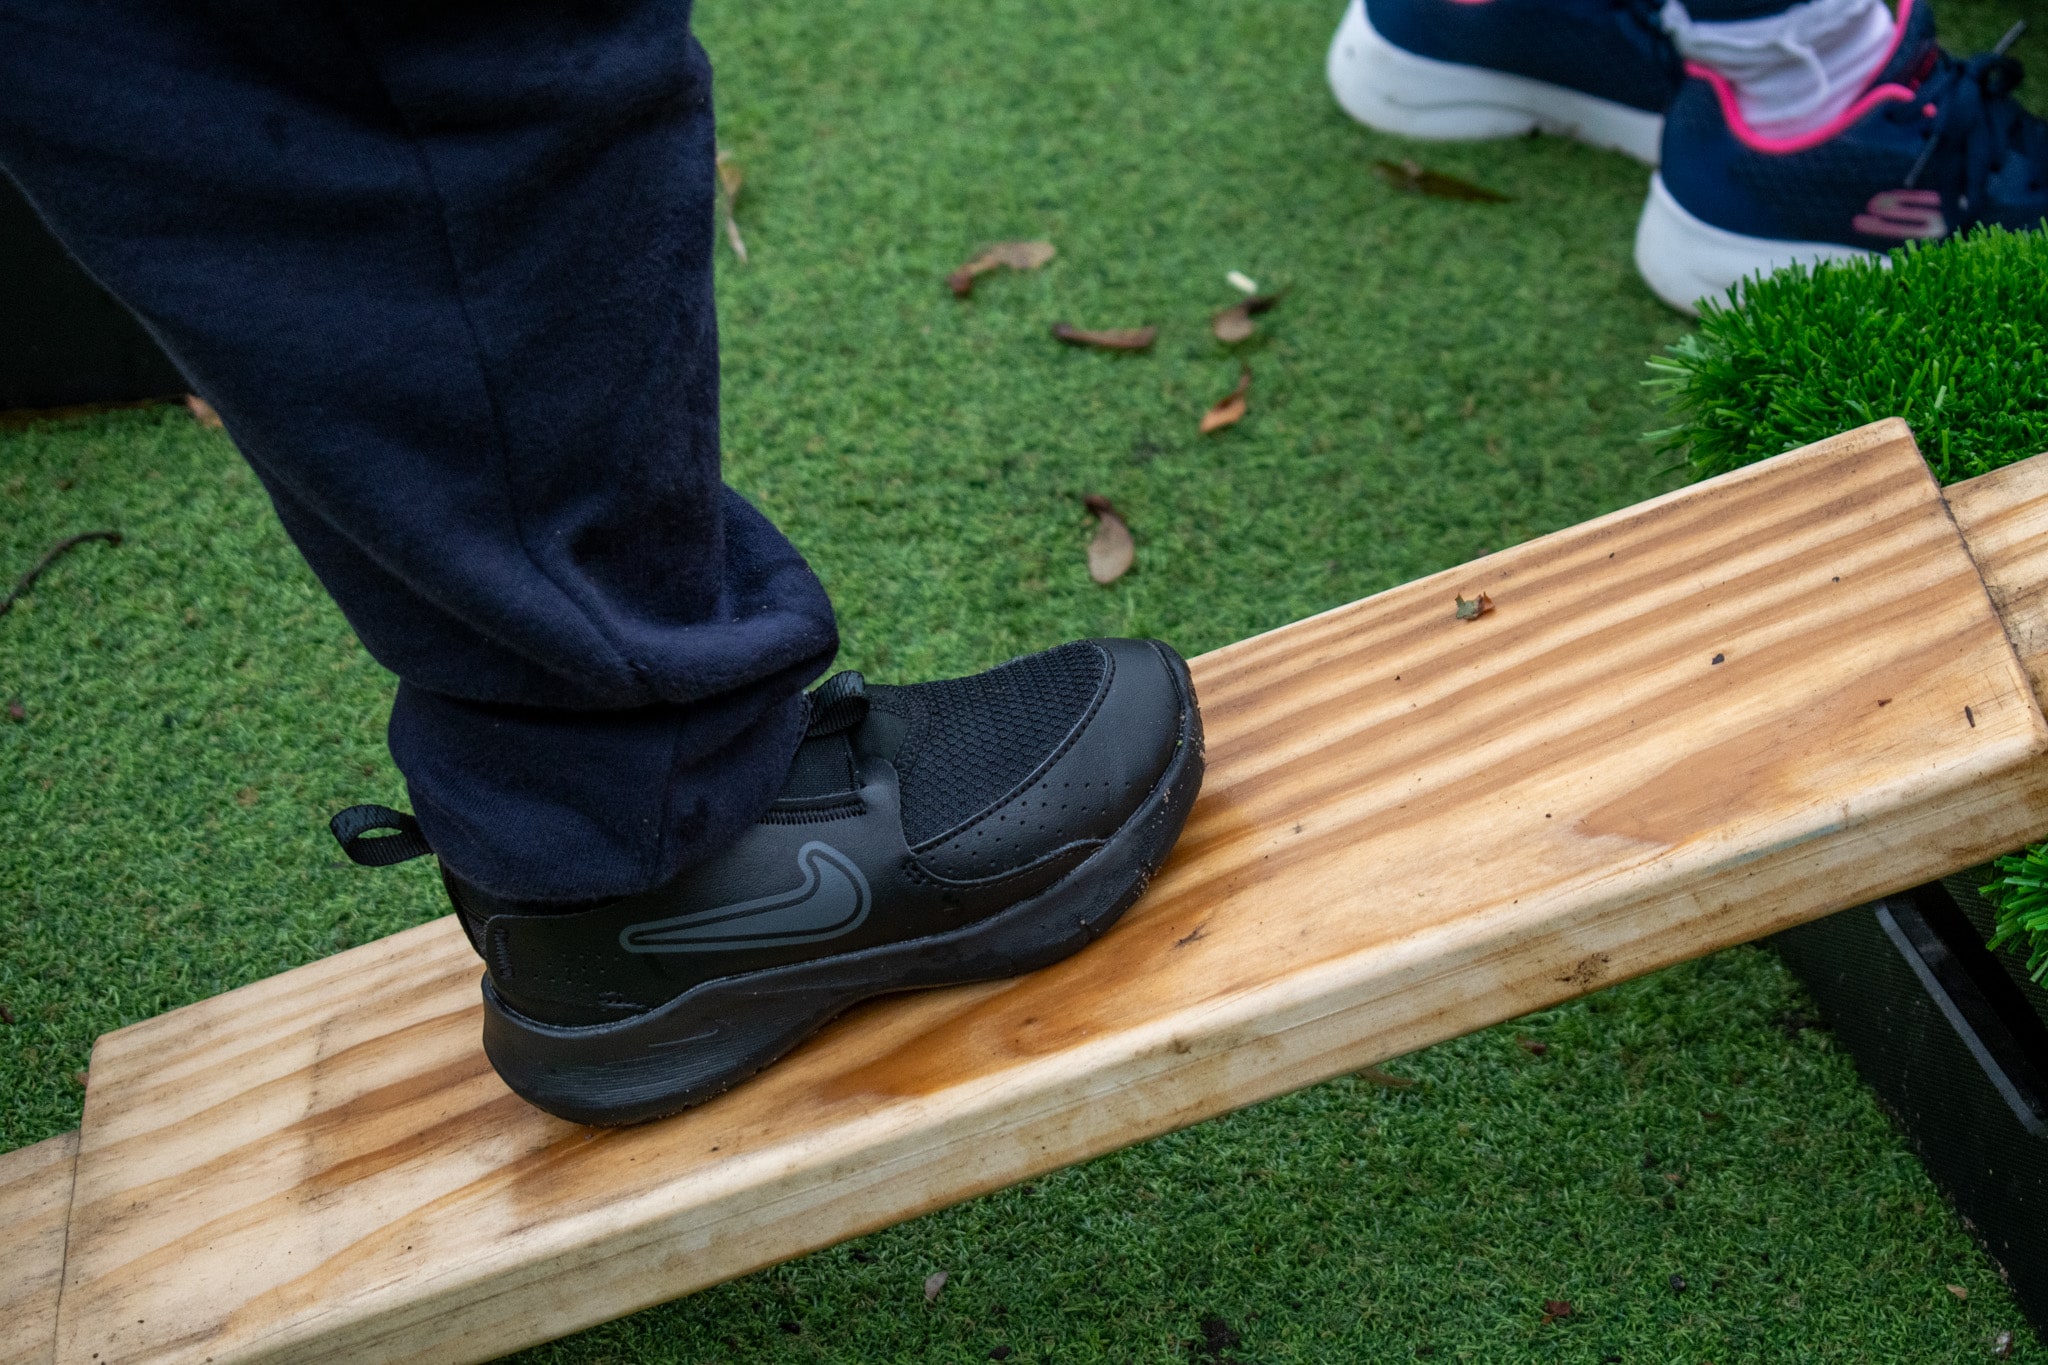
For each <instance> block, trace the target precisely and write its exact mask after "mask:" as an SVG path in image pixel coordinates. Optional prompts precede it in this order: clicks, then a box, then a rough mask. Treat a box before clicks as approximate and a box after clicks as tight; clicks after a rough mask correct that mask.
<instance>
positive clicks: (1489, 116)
mask: <svg viewBox="0 0 2048 1365" xmlns="http://www.w3.org/2000/svg"><path fill="white" fill-rule="evenodd" d="M1329 77H1330V89H1331V91H1332V92H1333V93H1334V94H1335V95H1336V96H1337V103H1338V104H1340V105H1342V106H1343V107H1344V112H1345V113H1347V114H1349V115H1351V117H1353V118H1355V119H1357V120H1358V121H1359V122H1360V123H1363V124H1364V125H1366V126H1367V127H1368V128H1377V129H1379V130H1380V131H1381V132H1383V133H1394V134H1397V135H1399V136H1401V137H1412V138H1421V139H1425V140H1430V141H1438V142H1452V141H1460V142H1462V141H1471V140H1475V139H1480V138H1496V137H1520V136H1522V135H1524V134H1526V133H1528V132H1529V131H1531V130H1532V129H1541V130H1542V131H1544V132H1546V133H1555V134H1557V135H1559V136H1561V137H1570V138H1577V139H1578V140H1579V141H1580V142H1585V143H1590V144H1591V145H1593V146H1595V147H1607V148H1611V149H1613V150H1614V151H1617V152H1626V153H1627V154H1628V155H1630V156H1632V157H1634V158H1635V159H1636V160H1638V161H1640V162H1642V163H1644V164H1645V165H1648V166H1654V165H1656V164H1657V144H1658V142H1659V140H1660V139H1661V138H1662V137H1663V133H1664V119H1663V117H1662V116H1661V115H1658V114H1648V113H1644V112H1643V111H1642V110H1640V109H1632V108H1630V107H1629V106H1628V105H1626V104H1617V103H1616V102H1614V101H1613V100H1603V99H1600V98H1599V97H1597V96H1594V95H1587V94H1582V93H1580V92H1579V91H1577V90H1567V89H1566V88H1565V87H1563V86H1561V85H1551V84H1550V83H1548V82H1547V81H1538V80H1531V79H1530V78H1528V77H1527V76H1515V75H1510V74H1509V73H1507V72H1505V71H1489V70H1487V69H1486V68H1485V67H1483V66H1465V65H1462V64H1460V63H1457V62H1440V61H1436V60H1435V59H1433V58H1430V57H1419V56H1417V55H1416V54H1415V53H1413V52H1409V51H1408V50H1406V49H1405V48H1399V47H1395V46H1394V45H1393V44H1392V43H1390V42H1388V41H1387V40H1386V39H1385V38H1382V37H1381V36H1380V35H1379V33H1378V32H1377V31H1376V30H1374V28H1373V26H1372V21H1371V20H1369V19H1367V18H1366V15H1365V0H1351V7H1350V8H1349V9H1348V10H1346V11H1345V12H1344V22H1343V23H1341V24H1339V25H1338V26H1337V36H1336V38H1334V39H1333V40H1332V41H1331V43H1330V60H1329Z"/></svg>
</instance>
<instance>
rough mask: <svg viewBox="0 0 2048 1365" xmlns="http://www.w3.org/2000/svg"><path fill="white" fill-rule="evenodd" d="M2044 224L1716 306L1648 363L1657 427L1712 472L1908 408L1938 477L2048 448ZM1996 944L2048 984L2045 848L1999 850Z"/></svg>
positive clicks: (1752, 290) (1699, 471)
mask: <svg viewBox="0 0 2048 1365" xmlns="http://www.w3.org/2000/svg"><path fill="white" fill-rule="evenodd" d="M2044 334H2048V234H2044V233H2041V232H2018V233H2016V232H2007V231H2005V230H2004V229H2002V228H1985V229H1981V230H1979V231H1977V232H1973V233H1971V234H1970V235H1969V236H1967V237H1961V238H1956V239H1952V240H1949V241H1945V242H1940V243H1936V244H1933V245H1915V246H1911V247H1907V248H1904V249H1902V250H1899V251H1895V252H1893V253H1891V256H1890V258H1889V260H1885V259H1880V258H1877V257H1870V258H1866V259H1862V260H1853V261H1842V262H1829V263H1824V264H1821V265H1818V266H1814V267H1812V268H1807V267H1804V266H1795V267H1793V268H1791V269H1788V270H1783V271H1780V272H1778V273H1777V274H1775V275H1772V276H1770V277H1769V278H1767V279H1764V280H1761V281H1753V282H1751V283H1750V284H1749V285H1748V286H1747V287H1746V288H1745V289H1744V290H1743V292H1742V296H1741V298H1740V299H1736V298H1733V297H1731V298H1730V299H1728V300H1727V301H1725V302H1723V303H1720V304H1708V305H1707V306H1706V307H1705V308H1704V309H1703V310H1702V312H1701V316H1700V328H1699V331H1698V332H1697V333H1695V334H1694V335H1691V336H1688V337H1685V338H1683V339H1682V340H1680V341H1679V342H1678V343H1677V344H1675V345H1673V346H1672V347H1670V348H1669V351H1668V353H1667V354H1666V355H1665V356H1662V357H1659V358H1658V359H1655V360H1652V361H1651V362H1650V367H1651V368H1652V369H1654V370H1656V371H1657V372H1658V376H1657V378H1656V379H1653V380H1652V381H1650V382H1651V383H1652V384H1654V385H1657V386H1660V387H1662V388H1664V389H1665V390H1666V397H1667V400H1668V402H1669V403H1670V406H1671V408H1672V410H1673V412H1674V415H1675V416H1676V417H1677V418H1678V424H1677V425H1676V426H1673V427H1671V428H1669V429H1667V430H1664V431H1660V432H1655V433H1652V437H1653V439H1660V440H1662V442H1663V446H1662V448H1663V449H1664V450H1665V451H1667V452H1678V453H1681V454H1683V456H1684V458H1685V462H1686V464H1687V465H1689V466H1690V467H1691V469H1692V472H1693V474H1694V476H1695V477H1696V478H1702V479H1704V478H1711V477H1712V476H1713V475H1716V474H1725V473H1727V472H1728V471H1729V470H1731V469H1737V468H1740V467H1741V466H1743V465H1746V464H1750V463H1753V462H1754V461H1757V460H1762V459H1767V458H1768V457H1770V456H1772V455H1778V454H1782V453H1783V452H1785V451H1787V450H1793V449H1796V448H1797V447H1799V446H1803V445H1806V444H1808V443H1810V442H1813V441H1818V440H1821V439H1823V438H1824V437H1828V436H1832V435H1834V434H1835V433H1836V432H1839V431H1846V430H1848V429H1849V428H1851V427H1857V426H1861V425H1863V424H1864V423H1866V422H1874V421H1876V420H1878V419H1879V418H1882V417H1903V418H1905V419H1906V421H1907V422H1908V423H1910V424H1911V425H1912V428H1913V434H1914V435H1915V437H1917V438H1918V440H1919V442H1920V450H1921V453H1922V454H1924V455H1925V456H1926V457H1927V463H1928V465H1929V467H1931V468H1932V469H1933V470H1934V474H1935V477H1936V478H1938V479H1940V480H1941V482H1942V483H1943V484H1951V483H1957V482H1960V481H1961V480H1964V479H1969V478H1975V477H1976V476H1977V475H1979V474H1986V473H1989V472H1990V471H1992V470H1994V469H1997V468H1999V467H2000V466H2001V465H2008V464H2012V463H2014V462H2015V461H2018V460H2024V459H2026V458H2027V457H2028V456H2030V455H2036V454H2039V453H2041V452H2042V451H2044V450H2048V353H2044V351H2043V348H2042V347H2043V336H2044ZM1998 870H1999V871H2000V872H2002V873H2004V874H2005V875H2004V876H2003V877H2002V878H2001V879H2000V880H1998V881H1996V882H1994V883H1992V884H1991V885H1990V886H1988V887H1986V888H1985V894H1986V895H1987V896H1988V897H1989V898H1990V900H1991V902H1992V904H1993V905H1995V906H1997V907H1998V911H1999V919H1998V929H1997V933H1996V934H1995V935H1994V937H1993V939H1992V946H1994V947H1997V946H2001V945H2004V944H2007V943H2011V944H2015V945H2017V946H2019V948H2020V950H2021V951H2023V952H2025V953H2026V954H2027V970H2028V971H2029V972H2030V973H2031V974H2032V975H2033V977H2034V979H2035V980H2036V981H2040V980H2043V979H2048V844H2037V845H2035V846H2034V847H2032V848H2029V849H2025V850H2022V851H2021V852H2019V853H2015V854H2012V855H2009V856H2007V857H2004V858H2001V859H1999V860H1998Z"/></svg>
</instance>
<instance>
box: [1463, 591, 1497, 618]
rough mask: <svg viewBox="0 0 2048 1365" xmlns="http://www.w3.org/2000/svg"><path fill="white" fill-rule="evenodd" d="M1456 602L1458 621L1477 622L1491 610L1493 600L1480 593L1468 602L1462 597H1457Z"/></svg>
mask: <svg viewBox="0 0 2048 1365" xmlns="http://www.w3.org/2000/svg"><path fill="white" fill-rule="evenodd" d="M1457 602H1458V619H1459V620H1460V621H1477V620H1478V619H1479V618H1480V617H1482V616H1485V615H1487V614H1488V613H1490V612H1491V611H1492V610H1493V599H1492V598H1491V597H1488V596H1487V595H1486V594H1485V593H1480V594H1479V596H1477V597H1475V598H1473V599H1472V600H1471V601H1469V602H1468V601H1466V600H1465V599H1464V598H1463V597H1458V599H1457Z"/></svg>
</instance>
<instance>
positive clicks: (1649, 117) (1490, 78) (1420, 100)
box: [1328, 0, 1684, 166]
mask: <svg viewBox="0 0 2048 1365" xmlns="http://www.w3.org/2000/svg"><path fill="white" fill-rule="evenodd" d="M1658 7H1659V0H1370V3H1369V4H1368V3H1367V0H1351V8H1350V9H1349V10H1347V11H1346V12H1345V15H1344V21H1343V23H1342V24H1340V25H1339V26H1338V28H1337V36H1336V39H1335V40H1334V41H1333V42H1331V44H1330V58H1329V68H1328V70H1329V77H1330V89H1331V90H1332V91H1333V92H1335V94H1336V96H1337V103H1338V104H1340V105H1342V106H1343V107H1344V110H1345V112H1346V113H1348V114H1350V115H1351V117H1353V118H1355V119H1357V120H1358V121H1359V122H1360V123H1363V124H1365V125H1366V126H1368V127H1371V128H1377V129H1379V130H1380V131H1381V132H1386V133H1395V134H1398V135H1399V136H1402V137H1413V138H1428V139H1435V140H1446V141H1448V140H1464V139H1468V138H1494V137H1516V136H1520V135H1521V134H1524V133H1528V132H1531V131H1535V130H1541V131H1543V132H1546V133H1558V134H1562V135H1564V136H1567V137H1575V138H1577V139H1578V140H1579V141H1581V142H1588V143H1591V144H1592V145H1594V146H1596V147H1611V148H1613V149H1615V150H1616V151H1622V152H1626V153H1628V154H1629V155H1630V156H1632V157H1634V158H1636V160H1638V161H1642V162H1646V163H1648V164H1650V165H1653V166H1654V165H1656V164H1657V145H1658V136H1659V134H1660V132H1661V131H1662V129H1663V123H1664V119H1663V115H1664V107H1665V105H1667V104H1668V103H1670V101H1671V98H1672V97H1673V96H1674V95H1675V94H1677V92H1678V88H1679V85H1680V84H1681V83H1682V81H1683V79H1684V76H1683V73H1682V72H1681V70H1680V68H1679V61H1678V54H1677V52H1676V50H1675V49H1674V48H1673V47H1672V46H1671V40H1670V38H1669V37H1668V36H1667V35H1666V34H1665V32H1664V29H1663V27H1662V26H1661V25H1660V24H1659V23H1658V22H1657V11H1658Z"/></svg>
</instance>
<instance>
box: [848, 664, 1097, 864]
mask: <svg viewBox="0 0 2048 1365" xmlns="http://www.w3.org/2000/svg"><path fill="white" fill-rule="evenodd" d="M1106 664H1107V656H1106V655H1105V654H1104V653H1103V652H1102V650H1101V649H1100V648H1099V647H1097V646H1096V645H1093V644H1090V643H1088V642H1087V641H1076V642H1074V643H1073V644H1069V645H1062V646H1060V647H1059V648H1058V649H1052V650H1048V651H1046V652H1045V653H1043V654H1032V655H1028V656H1026V657H1024V658H1021V659H1016V660H1013V661H1011V662H1010V663H1007V664H1004V665H1002V666H1001V667H1000V668H992V669H990V670H989V671H988V672H986V673H977V674H975V675H973V676H972V677H967V678H949V679H946V680H945V681H943V682H929V683H916V684H913V685H911V686H908V687H875V688H871V689H870V690H869V693H868V695H869V697H870V698H871V700H872V703H873V705H874V706H875V707H876V708H877V709H879V710H881V711H884V712H888V713H890V714H893V715H896V716H898V717H899V718H901V719H902V720H904V721H905V722H907V724H908V726H909V730H908V733H907V734H906V735H905V736H904V740H903V745H902V747H901V749H899V750H898V751H897V758H896V772H897V776H898V778H899V779H900V781H901V783H902V790H903V837H904V840H905V841H906V842H907V843H909V844H910V846H911V847H912V848H913V849H915V848H919V847H921V846H923V845H925V844H928V843H931V842H934V841H936V840H938V839H940V838H941V837H943V836H944V835H945V834H947V833H948V832H950V831H952V830H955V829H958V828H959V827H960V826H961V825H964V824H966V823H967V822H968V821H969V820H972V819H973V818H974V817H975V816H977V815H979V814H981V813H982V812H983V811H985V810H987V809H988V808H989V807H991V806H993V805H995V804H996V803H997V802H998V801H1001V800H1002V799H1003V798H1004V797H1006V796H1008V795H1009V794H1010V793H1011V792H1013V791H1014V790H1015V789H1016V787H1017V786H1018V784H1020V783H1021V782H1023V781H1024V779H1025V778H1027V777H1029V776H1030V775H1031V774H1032V773H1033V772H1034V771H1035V770H1036V769H1037V768H1038V767H1039V766H1040V765H1041V764H1043V763H1045V762H1046V761H1047V760H1049V759H1050V758H1051V757H1052V756H1053V752H1054V750H1055V749H1056V748H1057V746H1058V745H1059V744H1060V743H1061V742H1062V741H1063V740H1065V739H1066V737H1067V736H1068V735H1069V734H1070V733H1072V731H1073V729H1074V727H1075V726H1076V725H1078V724H1080V722H1081V721H1082V719H1083V718H1084V717H1086V715H1087V714H1088V711H1089V710H1090V708H1091V707H1092V706H1093V705H1094V703H1095V701H1096V694H1097V693H1098V692H1099V691H1100V689H1101V687H1102V683H1103V677H1104V672H1105V666H1106Z"/></svg>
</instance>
